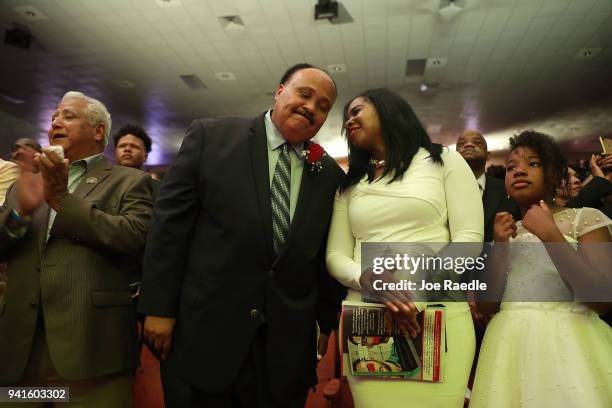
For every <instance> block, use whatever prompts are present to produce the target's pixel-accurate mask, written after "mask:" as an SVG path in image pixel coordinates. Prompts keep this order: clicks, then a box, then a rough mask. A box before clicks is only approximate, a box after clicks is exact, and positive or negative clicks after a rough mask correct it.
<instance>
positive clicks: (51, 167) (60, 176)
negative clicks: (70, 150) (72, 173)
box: [34, 151, 69, 211]
mask: <svg viewBox="0 0 612 408" xmlns="http://www.w3.org/2000/svg"><path fill="white" fill-rule="evenodd" d="M34 162H35V163H36V164H37V165H38V168H39V169H40V171H41V173H42V180H43V187H44V188H43V189H44V197H45V201H46V202H47V204H49V206H50V207H51V208H53V209H54V210H55V211H57V210H58V209H59V206H60V203H61V202H62V200H63V199H64V197H65V196H66V195H68V164H69V160H68V159H64V160H62V159H60V158H59V157H58V156H57V155H56V154H55V153H54V152H51V151H50V152H45V154H39V153H37V154H36V155H35V156H34Z"/></svg>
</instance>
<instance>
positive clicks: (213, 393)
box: [139, 64, 343, 408]
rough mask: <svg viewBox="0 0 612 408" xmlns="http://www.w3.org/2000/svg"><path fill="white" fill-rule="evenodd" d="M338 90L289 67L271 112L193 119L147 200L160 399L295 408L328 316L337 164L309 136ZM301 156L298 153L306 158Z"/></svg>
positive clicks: (145, 304) (333, 312) (331, 321)
mask: <svg viewBox="0 0 612 408" xmlns="http://www.w3.org/2000/svg"><path fill="white" fill-rule="evenodd" d="M335 100H336V87H335V84H334V82H333V80H332V79H331V77H330V76H329V75H328V74H327V73H326V72H324V71H322V70H320V69H318V68H315V67H312V66H310V65H308V64H298V65H296V66H294V67H292V68H290V69H289V70H288V71H287V72H286V73H285V75H284V76H283V78H282V79H281V81H280V85H279V87H278V90H277V91H276V94H275V103H274V107H273V109H272V110H270V111H268V112H266V113H264V114H262V115H260V116H258V117H256V118H254V119H253V118H248V119H238V118H223V119H202V120H196V121H194V122H193V123H192V125H191V127H190V128H189V130H188V131H187V135H186V137H185V140H184V141H183V144H182V146H181V149H180V151H179V153H178V156H177V158H176V161H175V162H174V164H173V166H172V167H171V168H170V169H169V170H168V172H167V174H166V176H165V178H164V180H163V181H162V185H161V187H160V190H159V192H158V195H157V201H156V204H155V211H154V216H153V221H152V228H151V231H150V233H149V236H148V240H147V249H146V252H145V262H144V271H145V272H144V276H143V282H142V289H141V299H140V305H139V311H141V312H142V313H144V314H146V315H147V318H146V321H145V336H146V338H147V340H148V342H149V344H150V345H152V346H153V347H154V348H156V349H157V350H158V352H159V353H160V354H161V357H162V382H163V385H164V395H165V398H166V406H168V407H199V406H206V407H256V406H258V407H262V408H263V407H265V408H270V407H300V408H301V407H303V405H304V402H305V399H306V395H307V392H308V389H309V388H310V387H312V386H313V385H315V384H316V381H317V378H316V353H317V351H316V344H315V342H316V326H315V320H318V323H319V326H320V329H321V332H322V333H323V334H322V338H323V340H324V341H323V342H321V344H326V342H325V340H326V339H327V337H326V336H325V334H327V333H329V332H330V331H331V330H332V329H333V328H335V327H336V324H337V311H338V306H339V300H340V299H341V297H342V294H341V293H335V290H338V286H337V284H336V283H335V282H334V281H333V279H331V278H330V276H329V274H328V273H327V272H326V271H325V270H324V251H325V245H326V237H327V231H328V226H329V222H330V217H331V211H332V206H333V197H334V194H335V192H336V188H337V185H338V183H339V181H340V179H341V177H342V176H343V172H342V171H341V169H340V168H339V167H338V165H337V164H336V163H335V162H334V160H333V159H332V158H331V157H329V156H324V157H322V158H319V157H315V156H316V152H317V150H318V148H319V146H318V145H310V144H309V140H310V139H311V138H312V137H313V136H314V135H315V134H316V133H317V131H318V130H319V128H320V127H321V125H323V122H324V121H325V119H326V118H327V114H328V113H329V111H330V109H331V107H332V105H333V103H334V101H335ZM303 152H306V153H307V156H308V157H307V159H306V160H304V159H303V157H302V153H303Z"/></svg>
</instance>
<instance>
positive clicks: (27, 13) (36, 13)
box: [13, 6, 49, 21]
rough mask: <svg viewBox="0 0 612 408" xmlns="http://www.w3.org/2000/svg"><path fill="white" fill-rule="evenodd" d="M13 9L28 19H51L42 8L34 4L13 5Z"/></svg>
mask: <svg viewBox="0 0 612 408" xmlns="http://www.w3.org/2000/svg"><path fill="white" fill-rule="evenodd" d="M13 10H15V11H16V12H17V13H19V14H20V15H21V16H22V17H23V18H25V19H26V20H30V21H38V20H48V19H49V18H48V17H47V16H45V15H44V14H43V13H42V12H41V11H40V10H38V9H37V8H36V7H34V6H20V7H13Z"/></svg>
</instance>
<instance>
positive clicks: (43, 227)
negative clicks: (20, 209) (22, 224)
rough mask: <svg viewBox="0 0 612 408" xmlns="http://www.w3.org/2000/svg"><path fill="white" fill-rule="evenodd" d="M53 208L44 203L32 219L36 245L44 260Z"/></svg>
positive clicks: (40, 257) (39, 255)
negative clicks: (50, 212)
mask: <svg viewBox="0 0 612 408" xmlns="http://www.w3.org/2000/svg"><path fill="white" fill-rule="evenodd" d="M50 210H51V207H49V206H48V205H47V203H43V205H41V206H40V207H39V208H38V209H37V210H36V212H35V213H34V217H33V218H32V225H33V226H35V228H34V230H35V231H36V240H37V241H36V244H37V248H38V257H39V259H42V255H43V254H44V252H45V245H46V244H47V227H48V226H49V211H50Z"/></svg>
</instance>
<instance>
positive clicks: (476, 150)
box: [456, 130, 518, 242]
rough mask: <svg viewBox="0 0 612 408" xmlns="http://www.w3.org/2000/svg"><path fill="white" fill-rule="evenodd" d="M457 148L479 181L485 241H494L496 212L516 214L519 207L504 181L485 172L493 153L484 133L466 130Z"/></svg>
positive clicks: (458, 140)
mask: <svg viewBox="0 0 612 408" xmlns="http://www.w3.org/2000/svg"><path fill="white" fill-rule="evenodd" d="M456 149H457V152H459V154H460V155H461V156H463V158H464V159H465V161H466V162H467V163H468V165H469V166H470V168H471V169H472V172H473V173H474V177H476V181H477V182H478V187H479V188H480V194H481V195H482V205H483V207H484V226H485V227H484V242H491V241H493V225H494V224H495V214H496V213H498V212H500V211H509V212H511V213H512V214H515V213H516V212H517V211H518V208H517V207H516V204H514V203H513V202H512V201H511V200H510V199H509V198H508V195H507V194H506V188H505V187H504V181H503V180H500V179H497V178H495V177H490V176H487V175H486V173H485V167H486V164H487V161H488V160H489V158H490V156H491V153H489V151H488V150H487V141H486V140H485V138H484V136H483V135H481V134H480V133H478V132H476V131H475V130H466V131H465V132H463V134H462V135H461V136H459V139H457V145H456Z"/></svg>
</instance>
